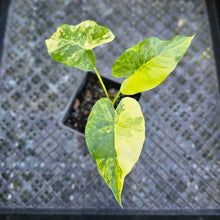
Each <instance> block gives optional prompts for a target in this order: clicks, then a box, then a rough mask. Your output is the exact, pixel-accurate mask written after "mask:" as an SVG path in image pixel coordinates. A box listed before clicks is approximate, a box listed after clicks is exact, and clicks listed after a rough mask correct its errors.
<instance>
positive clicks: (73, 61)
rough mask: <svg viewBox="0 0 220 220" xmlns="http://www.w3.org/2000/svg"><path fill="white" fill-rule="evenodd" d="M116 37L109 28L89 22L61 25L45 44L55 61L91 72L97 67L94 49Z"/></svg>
mask: <svg viewBox="0 0 220 220" xmlns="http://www.w3.org/2000/svg"><path fill="white" fill-rule="evenodd" d="M114 37H115V36H114V34H113V33H112V32H111V31H110V30H109V29H108V28H106V27H103V26H100V25H98V24H96V23H95V22H94V21H89V20H87V21H83V22H81V23H80V24H78V25H76V26H73V25H68V24H63V25H61V26H60V27H58V28H57V30H56V32H55V33H54V34H53V35H52V36H51V37H50V39H47V40H46V41H45V42H46V45H47V48H48V53H49V54H50V55H51V56H52V57H53V59H54V60H55V61H57V62H60V63H64V64H66V65H67V66H72V67H77V68H79V69H81V70H84V71H89V70H92V69H94V66H95V55H94V53H93V52H92V49H93V48H94V47H97V46H98V45H101V44H104V43H107V42H110V41H112V40H113V39H114Z"/></svg>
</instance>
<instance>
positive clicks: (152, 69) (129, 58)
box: [112, 36, 194, 95]
mask: <svg viewBox="0 0 220 220" xmlns="http://www.w3.org/2000/svg"><path fill="white" fill-rule="evenodd" d="M193 38H194V36H192V37H186V36H175V37H173V38H172V39H171V40H169V41H162V40H160V39H158V38H154V37H150V38H147V39H145V40H144V41H143V42H141V43H139V44H137V45H136V46H134V47H131V48H129V49H128V50H126V51H125V52H124V53H123V54H122V55H121V56H120V57H119V58H118V59H117V60H116V61H115V63H114V65H113V69H112V74H113V76H115V77H126V78H127V79H125V80H124V81H123V83H122V85H121V92H122V93H123V94H126V95H133V94H135V93H139V92H143V91H146V90H150V89H153V88H155V87H156V86H158V85H159V84H160V83H161V82H163V80H164V79H165V78H166V77H167V76H168V75H169V74H170V73H171V72H172V71H173V69H174V68H175V67H176V65H177V63H178V62H179V61H180V60H181V58H182V57H183V55H184V54H185V52H186V50H187V49H188V47H189V45H190V43H191V41H192V39H193Z"/></svg>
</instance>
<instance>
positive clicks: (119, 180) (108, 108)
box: [85, 97, 145, 206]
mask: <svg viewBox="0 0 220 220" xmlns="http://www.w3.org/2000/svg"><path fill="white" fill-rule="evenodd" d="M85 136H86V143H87V146H88V148H89V152H90V154H91V156H92V157H93V159H94V160H95V162H96V164H97V168H98V171H99V173H100V175H101V176H102V177H103V178H104V180H105V182H106V183H107V185H108V186H109V188H110V189H111V190H112V192H113V194H114V196H115V198H116V200H117V201H118V203H119V204H120V205H121V206H122V204H121V191H122V188H123V183H124V178H125V176H126V175H127V174H128V173H129V172H130V171H131V169H132V167H133V166H134V164H135V163H136V162H137V160H138V158H139V156H140V153H141V149H142V146H143V142H144V139H145V122H144V117H143V114H142V112H141V108H140V105H139V103H138V102H137V101H136V100H135V99H133V98H129V97H126V98H124V99H122V100H121V102H120V103H119V105H118V107H117V109H116V110H115V109H114V106H113V104H112V102H111V101H110V100H109V99H108V98H102V99H100V100H99V101H97V102H96V104H95V105H94V106H93V108H92V111H91V113H90V115H89V118H88V122H87V125H86V130H85Z"/></svg>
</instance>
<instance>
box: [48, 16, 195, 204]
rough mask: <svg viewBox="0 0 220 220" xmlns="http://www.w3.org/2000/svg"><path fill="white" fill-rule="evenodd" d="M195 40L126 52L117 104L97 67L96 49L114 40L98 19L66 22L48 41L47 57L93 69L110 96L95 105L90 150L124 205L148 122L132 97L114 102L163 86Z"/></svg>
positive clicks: (116, 70) (117, 66)
mask: <svg viewBox="0 0 220 220" xmlns="http://www.w3.org/2000/svg"><path fill="white" fill-rule="evenodd" d="M193 37H194V36H192V37H187V36H175V37H173V38H172V39H171V40H169V41H162V40H160V39H158V38H154V37H150V38H147V39H145V40H144V41H143V42H141V43H139V44H137V45H136V46H134V47H131V48H129V49H127V50H126V51H125V52H124V53H123V54H122V55H121V56H120V57H119V58H118V59H117V60H116V61H115V63H114V65H113V69H112V74H113V76H115V77H124V78H125V80H124V81H123V83H122V85H121V88H120V90H119V91H118V92H117V94H116V95H115V97H114V99H113V101H111V100H110V99H109V95H108V93H107V90H106V88H105V85H104V83H103V81H102V78H101V76H100V74H99V73H98V71H97V69H96V67H95V55H94V53H93V51H92V49H93V48H95V47H96V46H99V45H101V44H104V43H107V42H110V41H112V40H113V39H114V38H115V36H114V34H113V33H112V32H111V31H110V30H109V29H107V28H106V27H103V26H100V25H98V24H96V23H95V22H94V21H89V20H87V21H83V22H81V23H80V24H78V25H76V26H73V25H68V24H64V25H61V26H60V27H58V28H57V30H56V32H55V33H54V34H53V35H52V36H51V37H50V38H49V39H47V40H46V45H47V48H48V53H49V54H50V55H51V56H52V57H53V59H54V60H55V61H57V62H61V63H64V64H66V65H67V66H71V67H76V68H79V69H81V70H83V71H90V70H94V71H95V72H96V74H97V77H98V79H99V80H100V83H101V85H102V87H103V90H104V92H105V95H106V98H101V99H100V100H98V101H97V102H96V104H95V105H94V106H93V108H92V111H91V113H90V115H89V118H88V122H87V125H86V129H85V137H86V143H87V146H88V149H89V152H90V154H91V156H92V157H93V159H94V160H95V162H96V164H97V168H98V171H99V173H100V175H101V176H102V177H103V178H104V180H105V182H106V183H107V185H108V186H109V187H110V189H111V190H112V192H113V194H114V196H115V198H116V200H117V201H118V203H119V204H120V206H121V207H122V203H121V192H122V188H123V184H124V178H125V176H126V175H127V174H128V173H129V172H130V171H131V169H132V167H133V166H134V164H135V163H136V162H137V160H138V158H139V156H140V153H141V150H142V146H143V143H144V139H145V122H144V117H143V114H142V111H141V108H140V105H139V103H138V102H137V101H136V100H135V99H133V98H130V97H126V98H124V99H122V100H121V102H120V103H119V105H118V107H117V108H116V109H115V108H114V103H115V101H116V100H117V98H118V96H119V94H120V93H123V94H125V95H133V94H136V93H139V92H144V91H147V90H150V89H153V88H155V87H156V86H158V85H159V84H160V83H161V82H163V80H164V79H165V78H166V77H167V76H168V75H169V74H170V73H171V72H172V71H173V70H174V68H175V67H176V65H177V63H178V62H179V61H180V59H181V58H182V57H183V55H184V54H185V52H186V50H187V49H188V47H189V45H190V43H191V40H192V39H193Z"/></svg>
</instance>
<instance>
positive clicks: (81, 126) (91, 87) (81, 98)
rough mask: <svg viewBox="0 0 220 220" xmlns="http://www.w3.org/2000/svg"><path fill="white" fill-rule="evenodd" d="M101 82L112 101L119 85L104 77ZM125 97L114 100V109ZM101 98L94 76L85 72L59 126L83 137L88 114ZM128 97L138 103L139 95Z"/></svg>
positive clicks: (100, 90) (101, 94) (101, 92)
mask: <svg viewBox="0 0 220 220" xmlns="http://www.w3.org/2000/svg"><path fill="white" fill-rule="evenodd" d="M102 80H103V82H104V84H105V86H106V89H107V91H108V93H109V94H110V98H111V99H113V98H114V96H115V94H116V93H117V91H118V90H119V89H120V86H121V85H120V84H119V83H117V82H115V81H112V80H110V79H108V78H106V77H102ZM88 91H89V93H90V94H91V96H93V97H92V98H93V99H92V98H91V97H89V96H87V93H88ZM86 96H87V97H86ZM127 96H128V95H123V94H120V96H119V97H118V99H117V100H116V103H115V108H116V107H117V106H118V104H119V102H120V101H121V99H123V98H124V97H127ZM102 97H105V94H104V91H103V89H102V87H101V85H100V82H99V80H98V78H97V76H96V74H95V73H93V72H87V73H86V75H85V77H84V78H83V80H82V83H81V85H80V86H79V89H78V91H77V92H76V93H75V94H74V95H73V96H72V97H71V99H70V102H69V104H68V106H67V108H66V110H65V115H64V117H63V118H62V120H61V123H60V124H61V126H62V127H64V128H66V129H68V130H71V131H74V132H77V133H78V134H80V135H83V136H84V130H85V126H86V123H87V119H88V116H89V113H90V111H91V110H92V107H93V105H94V104H95V102H96V101H97V100H98V99H100V98H102ZM129 97H132V98H135V99H136V100H137V101H139V99H140V97H141V93H138V94H135V95H130V96H129ZM86 99H87V100H86ZM78 105H79V106H78ZM80 105H81V106H80ZM85 105H86V107H85ZM76 107H78V108H76ZM84 112H85V114H84ZM77 115H78V116H77Z"/></svg>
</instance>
